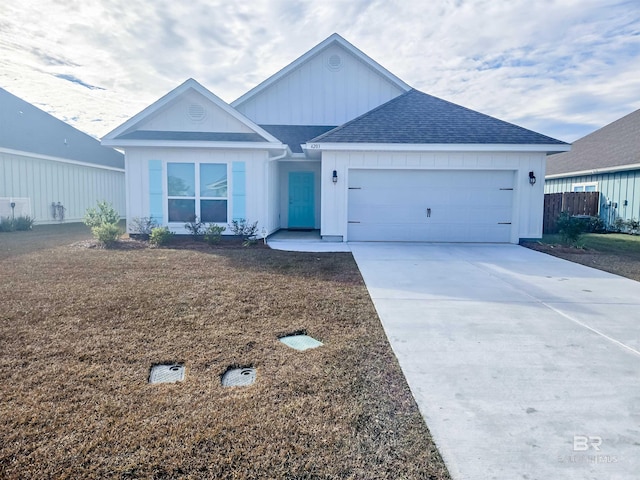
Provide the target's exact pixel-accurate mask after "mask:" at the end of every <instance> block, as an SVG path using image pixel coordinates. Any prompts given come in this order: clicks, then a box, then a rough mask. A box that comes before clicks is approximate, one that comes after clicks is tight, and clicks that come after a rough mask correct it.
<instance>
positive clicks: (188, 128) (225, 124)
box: [136, 91, 253, 133]
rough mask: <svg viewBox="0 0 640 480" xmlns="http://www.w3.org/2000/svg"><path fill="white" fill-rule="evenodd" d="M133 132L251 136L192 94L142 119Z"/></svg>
mask: <svg viewBox="0 0 640 480" xmlns="http://www.w3.org/2000/svg"><path fill="white" fill-rule="evenodd" d="M194 109H195V110H194ZM190 114H191V115H190ZM136 130H154V131H178V132H235V133H253V130H251V129H250V128H249V127H248V126H247V125H245V124H244V123H243V122H241V121H240V120H238V119H237V118H234V117H233V116H231V115H229V114H228V113H227V112H225V111H224V110H223V109H222V108H220V107H219V106H217V105H215V104H214V103H213V102H211V100H209V99H207V98H205V97H204V96H203V95H201V94H200V93H198V92H194V91H189V92H186V93H185V94H183V95H182V96H180V97H179V98H178V99H177V100H176V101H174V102H173V103H172V104H170V105H168V106H166V107H165V108H164V109H162V110H161V111H159V112H157V113H156V114H155V115H152V116H151V118H148V119H145V120H144V121H143V122H142V123H141V124H140V125H137V126H136Z"/></svg>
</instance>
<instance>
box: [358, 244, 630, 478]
mask: <svg viewBox="0 0 640 480" xmlns="http://www.w3.org/2000/svg"><path fill="white" fill-rule="evenodd" d="M349 245H350V248H351V250H352V252H353V255H354V257H355V259H356V261H357V263H358V267H359V268H360V271H361V272H362V275H363V277H364V280H365V283H366V285H367V288H368V290H369V293H370V295H371V298H372V299H373V302H374V304H375V307H376V309H377V311H378V314H379V316H380V319H381V320H382V323H383V325H384V328H385V331H386V333H387V336H388V338H389V340H390V342H391V346H392V347H393V350H394V352H395V354H396V356H397V357H398V360H399V361H400V365H401V367H402V370H403V372H404V374H405V376H406V378H407V381H408V383H409V386H410V387H411V391H412V392H413V395H414V397H415V399H416V401H417V403H418V406H419V408H420V411H421V413H422V415H423V416H424V418H425V420H426V423H427V425H428V426H429V429H430V430H431V433H432V435H433V437H434V439H435V441H436V443H437V445H438V448H439V450H440V452H441V453H442V455H443V457H444V460H445V462H446V464H447V466H448V467H449V469H450V472H451V474H452V476H453V478H454V479H457V480H462V479H465V480H468V479H478V480H488V479H504V480H515V479H528V480H532V479H540V480H554V479H594V480H595V479H598V480H600V479H605V478H606V479H621V480H622V479H625V480H630V479H635V478H640V283H638V282H634V281H632V280H628V279H625V278H622V277H618V276H615V275H611V274H608V273H605V272H602V271H599V270H594V269H590V268H588V267H584V266H582V265H578V264H574V263H571V262H567V261H564V260H561V259H558V258H555V257H551V256H548V255H545V254H542V253H539V252H534V251H532V250H528V249H526V248H523V247H519V246H515V245H434V244H397V243H396V244H384V243H383V244H374V243H351V244H349Z"/></svg>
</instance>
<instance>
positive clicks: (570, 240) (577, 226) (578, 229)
mask: <svg viewBox="0 0 640 480" xmlns="http://www.w3.org/2000/svg"><path fill="white" fill-rule="evenodd" d="M557 225H558V232H559V233H560V237H561V238H562V243H563V244H565V245H570V246H572V247H577V246H578V242H579V241H580V238H581V237H582V235H583V234H584V233H585V231H586V229H587V222H585V221H584V219H583V218H576V217H572V216H571V215H570V214H569V213H568V212H562V213H561V214H560V216H559V217H558V223H557Z"/></svg>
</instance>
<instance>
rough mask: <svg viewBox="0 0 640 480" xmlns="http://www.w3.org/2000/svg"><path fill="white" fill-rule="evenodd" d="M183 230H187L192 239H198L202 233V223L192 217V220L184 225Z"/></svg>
mask: <svg viewBox="0 0 640 480" xmlns="http://www.w3.org/2000/svg"><path fill="white" fill-rule="evenodd" d="M184 228H186V229H187V230H189V232H190V233H191V236H192V237H193V238H195V239H198V238H199V237H200V236H201V235H202V232H203V231H204V223H202V222H201V221H200V220H199V219H198V217H193V220H191V221H190V222H188V223H185V224H184Z"/></svg>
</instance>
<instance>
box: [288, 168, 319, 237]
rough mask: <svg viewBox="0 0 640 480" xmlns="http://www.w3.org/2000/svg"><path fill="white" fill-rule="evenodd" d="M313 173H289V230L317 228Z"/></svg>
mask: <svg viewBox="0 0 640 480" xmlns="http://www.w3.org/2000/svg"><path fill="white" fill-rule="evenodd" d="M314 183H315V181H314V175H313V172H289V225H288V227H289V228H304V229H307V228H315V225H316V218H315V210H316V206H315V199H316V196H315V191H314Z"/></svg>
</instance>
